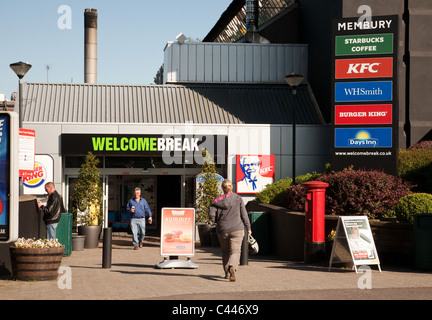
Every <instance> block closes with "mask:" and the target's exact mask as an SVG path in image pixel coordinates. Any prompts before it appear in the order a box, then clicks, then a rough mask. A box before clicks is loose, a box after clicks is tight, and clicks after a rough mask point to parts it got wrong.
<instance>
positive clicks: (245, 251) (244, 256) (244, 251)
mask: <svg viewBox="0 0 432 320" xmlns="http://www.w3.org/2000/svg"><path fill="white" fill-rule="evenodd" d="M248 260H249V242H248V233H247V230H246V229H245V235H244V237H243V242H242V246H241V254H240V265H241V266H247V265H248Z"/></svg>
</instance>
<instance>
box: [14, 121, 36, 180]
mask: <svg viewBox="0 0 432 320" xmlns="http://www.w3.org/2000/svg"><path fill="white" fill-rule="evenodd" d="M35 148H36V131H35V130H31V129H23V128H19V155H18V158H19V175H20V177H23V176H24V174H26V173H30V172H32V171H33V167H34V164H35Z"/></svg>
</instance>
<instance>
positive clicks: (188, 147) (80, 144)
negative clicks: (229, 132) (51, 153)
mask: <svg viewBox="0 0 432 320" xmlns="http://www.w3.org/2000/svg"><path fill="white" fill-rule="evenodd" d="M204 148H205V149H207V150H208V151H209V152H210V154H212V155H213V156H214V158H215V161H216V162H217V163H219V164H223V163H225V157H226V154H227V137H226V136H221V135H157V134H155V135H131V134H123V135H122V134H62V135H61V154H62V155H63V156H65V155H85V154H87V153H88V152H91V153H93V154H95V155H105V156H110V155H115V156H160V157H163V158H166V159H169V158H173V159H174V158H176V159H177V158H179V159H181V158H182V156H183V155H185V156H193V157H194V158H195V160H198V158H202V157H201V153H202V149H204ZM175 162H176V163H177V161H175ZM196 162H197V163H199V161H196Z"/></svg>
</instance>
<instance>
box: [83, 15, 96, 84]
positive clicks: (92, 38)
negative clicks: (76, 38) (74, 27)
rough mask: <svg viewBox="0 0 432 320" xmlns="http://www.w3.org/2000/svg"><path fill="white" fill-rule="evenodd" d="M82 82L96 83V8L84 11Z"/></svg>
mask: <svg viewBox="0 0 432 320" xmlns="http://www.w3.org/2000/svg"><path fill="white" fill-rule="evenodd" d="M84 82H85V83H97V10H96V9H85V11H84Z"/></svg>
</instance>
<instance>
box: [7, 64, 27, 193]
mask: <svg viewBox="0 0 432 320" xmlns="http://www.w3.org/2000/svg"><path fill="white" fill-rule="evenodd" d="M9 66H10V67H11V69H12V70H13V71H14V72H15V74H16V75H17V76H18V78H19V83H18V91H19V95H18V119H19V127H20V128H22V127H23V117H24V115H23V112H22V110H23V96H22V78H24V76H25V75H26V73H27V72H28V71H29V70H30V69H31V67H32V66H31V64H29V63H28V62H22V61H20V62H15V63H11V64H10V65H9ZM14 109H15V107H14ZM23 194H24V186H23V179H22V177H20V178H19V195H20V196H21V195H23Z"/></svg>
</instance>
